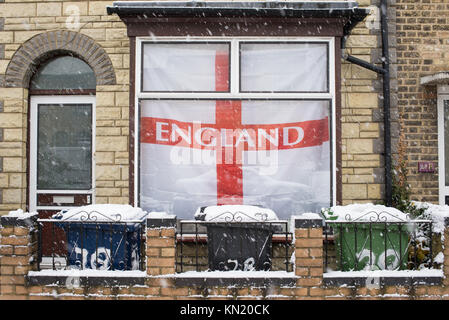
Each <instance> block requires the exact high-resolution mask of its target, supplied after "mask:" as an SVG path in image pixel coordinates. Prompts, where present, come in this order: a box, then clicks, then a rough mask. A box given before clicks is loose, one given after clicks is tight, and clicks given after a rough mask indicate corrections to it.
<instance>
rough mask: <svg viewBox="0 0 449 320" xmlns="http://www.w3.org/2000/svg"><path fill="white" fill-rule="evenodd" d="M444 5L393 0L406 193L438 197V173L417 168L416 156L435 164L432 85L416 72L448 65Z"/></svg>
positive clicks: (427, 72) (430, 198)
mask: <svg viewBox="0 0 449 320" xmlns="http://www.w3.org/2000/svg"><path fill="white" fill-rule="evenodd" d="M448 14H449V6H448V3H447V2H446V1H444V0H435V1H431V2H428V1H422V0H418V1H411V0H398V1H397V41H398V47H397V54H398V104H399V109H400V111H401V117H402V119H403V122H404V126H403V129H404V133H405V137H406V143H407V155H408V161H409V166H408V169H409V174H408V182H409V183H410V185H411V187H412V188H411V190H412V198H413V199H417V200H421V201H428V202H435V203H437V202H438V174H437V173H435V174H432V173H418V162H419V161H432V162H434V163H435V164H438V128H437V102H436V86H432V87H427V88H426V87H424V86H422V85H420V78H421V77H422V76H426V75H431V74H434V73H437V72H440V71H447V70H448V67H449V60H448V59H447V58H448V56H447V55H448V54H447V50H448V48H449V47H448V44H449V42H448V39H449V33H448V30H449V24H448V23H449V20H448V18H447V17H448Z"/></svg>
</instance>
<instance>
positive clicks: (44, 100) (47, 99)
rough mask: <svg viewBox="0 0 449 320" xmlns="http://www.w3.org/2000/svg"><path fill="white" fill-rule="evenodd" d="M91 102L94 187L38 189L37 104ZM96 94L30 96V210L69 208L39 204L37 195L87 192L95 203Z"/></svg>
mask: <svg viewBox="0 0 449 320" xmlns="http://www.w3.org/2000/svg"><path fill="white" fill-rule="evenodd" d="M57 103H61V104H91V105H92V188H91V189H89V190H38V189H37V133H38V132H37V130H38V127H37V125H38V123H37V118H38V117H37V116H38V113H37V106H38V104H57ZM95 119H96V114H95V96H90V95H56V96H39V95H36V96H31V97H30V190H29V207H30V208H29V210H30V211H37V210H55V208H57V209H58V210H62V209H69V208H72V207H66V206H58V207H55V206H38V205H37V195H38V194H45V193H52V194H87V195H90V196H91V200H92V202H91V203H95V192H94V190H95Z"/></svg>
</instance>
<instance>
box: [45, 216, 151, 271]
mask: <svg viewBox="0 0 449 320" xmlns="http://www.w3.org/2000/svg"><path fill="white" fill-rule="evenodd" d="M93 213H95V212H92V213H88V214H87V215H86V216H85V217H86V218H82V219H79V220H61V219H54V218H53V219H38V220H37V222H38V261H37V267H38V270H41V269H53V270H63V269H79V270H85V269H93V270H144V268H145V266H144V263H145V236H144V232H145V222H144V221H140V220H136V221H118V220H111V221H97V219H96V218H94V216H93V215H92V214H93Z"/></svg>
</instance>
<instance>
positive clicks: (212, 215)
mask: <svg viewBox="0 0 449 320" xmlns="http://www.w3.org/2000/svg"><path fill="white" fill-rule="evenodd" d="M195 219H196V220H202V221H211V222H265V221H276V220H279V219H278V217H277V215H276V213H275V212H274V211H273V210H271V209H268V208H264V207H259V206H251V205H221V206H207V207H200V208H198V209H197V211H196V213H195Z"/></svg>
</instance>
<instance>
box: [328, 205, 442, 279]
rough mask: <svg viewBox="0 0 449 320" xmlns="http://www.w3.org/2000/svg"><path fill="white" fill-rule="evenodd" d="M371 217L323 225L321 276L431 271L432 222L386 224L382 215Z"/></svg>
mask: <svg viewBox="0 0 449 320" xmlns="http://www.w3.org/2000/svg"><path fill="white" fill-rule="evenodd" d="M372 213H374V214H372ZM370 214H372V215H371V216H368V219H356V220H352V221H351V220H350V219H349V218H348V219H347V220H348V221H329V220H326V221H325V227H324V232H323V234H324V272H327V271H331V270H338V271H352V270H354V271H357V270H417V269H420V268H422V267H425V268H432V267H433V264H434V254H433V232H432V221H431V220H404V221H401V220H399V219H396V220H395V221H389V219H387V217H386V216H385V215H383V214H386V213H384V212H381V213H377V212H370Z"/></svg>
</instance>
